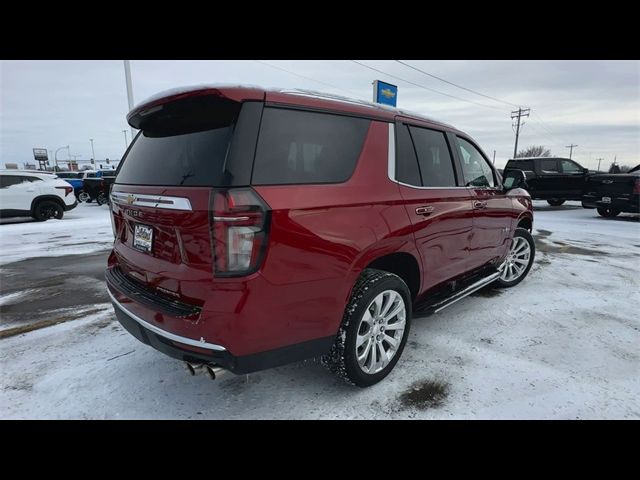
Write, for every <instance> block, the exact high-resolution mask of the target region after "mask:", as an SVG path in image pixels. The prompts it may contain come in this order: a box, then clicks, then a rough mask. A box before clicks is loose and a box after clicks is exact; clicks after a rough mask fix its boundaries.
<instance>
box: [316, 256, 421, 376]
mask: <svg viewBox="0 0 640 480" xmlns="http://www.w3.org/2000/svg"><path fill="white" fill-rule="evenodd" d="M385 290H394V291H396V292H397V293H399V294H400V295H401V296H402V300H403V301H404V305H405V312H406V317H405V327H404V332H403V334H402V339H401V341H400V345H399V347H398V349H397V351H396V353H395V355H394V356H393V358H392V359H391V361H390V362H389V364H388V365H387V366H386V367H384V368H383V369H382V370H381V371H380V372H378V373H374V374H369V373H366V372H364V371H363V370H362V369H361V368H360V366H359V365H358V360H357V358H356V351H357V350H356V338H357V335H358V328H359V327H360V320H361V318H362V316H363V315H364V313H365V311H366V309H367V307H369V305H370V304H371V302H372V301H373V300H374V299H375V298H376V296H377V295H379V294H380V293H382V292H384V291H385ZM411 314H412V311H411V293H410V292H409V288H408V287H407V284H406V283H405V282H404V281H403V280H402V279H401V278H400V277H398V276H397V275H394V274H393V273H389V272H385V271H382V270H375V269H371V268H368V269H365V270H364V271H363V272H362V274H361V275H360V277H359V278H358V281H357V282H356V284H355V286H354V288H353V292H352V294H351V298H350V300H349V303H348V304H347V306H346V308H345V313H344V316H343V318H342V324H341V325H340V329H339V330H338V334H337V336H336V340H335V343H334V344H333V346H332V347H331V351H330V352H329V354H327V355H325V356H324V357H323V358H322V363H323V364H324V365H325V366H326V367H327V368H328V369H329V370H330V371H331V372H332V373H335V374H336V375H338V376H339V377H341V378H342V379H343V380H345V381H346V382H348V383H351V384H353V385H357V386H359V387H368V386H371V385H374V384H376V383H378V382H379V381H380V380H382V379H383V378H385V377H386V376H387V375H388V374H389V373H390V372H391V370H393V367H395V365H396V363H397V362H398V359H399V358H400V356H401V355H402V351H403V350H404V346H405V344H406V342H407V338H408V336H409V329H410V327H411Z"/></svg>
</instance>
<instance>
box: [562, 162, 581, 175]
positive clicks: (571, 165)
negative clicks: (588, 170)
mask: <svg viewBox="0 0 640 480" xmlns="http://www.w3.org/2000/svg"><path fill="white" fill-rule="evenodd" d="M560 164H561V165H562V171H563V172H566V173H582V167H581V166H580V165H578V164H577V163H575V162H572V161H571V160H560Z"/></svg>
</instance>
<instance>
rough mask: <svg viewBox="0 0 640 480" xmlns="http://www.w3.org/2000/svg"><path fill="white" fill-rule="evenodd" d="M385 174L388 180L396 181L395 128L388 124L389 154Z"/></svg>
mask: <svg viewBox="0 0 640 480" xmlns="http://www.w3.org/2000/svg"><path fill="white" fill-rule="evenodd" d="M387 173H388V175H389V180H391V181H393V182H395V181H396V126H395V125H394V124H393V123H390V124H389V153H388V157H387Z"/></svg>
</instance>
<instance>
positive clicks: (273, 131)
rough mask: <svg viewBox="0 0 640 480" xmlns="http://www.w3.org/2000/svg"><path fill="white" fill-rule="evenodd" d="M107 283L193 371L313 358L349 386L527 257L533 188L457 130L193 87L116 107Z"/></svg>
mask: <svg viewBox="0 0 640 480" xmlns="http://www.w3.org/2000/svg"><path fill="white" fill-rule="evenodd" d="M127 119H128V122H129V124H130V125H131V126H132V127H134V128H137V129H140V133H139V134H138V135H137V137H136V139H135V141H134V142H133V143H132V144H131V146H130V147H129V150H128V151H127V152H126V155H125V157H124V159H123V161H122V162H121V164H120V166H119V168H118V171H117V178H116V182H115V184H114V185H113V187H112V190H111V200H112V202H111V205H112V207H111V208H112V210H113V216H112V219H113V228H114V233H115V243H114V246H113V251H112V253H111V255H110V257H109V265H108V269H107V272H106V280H107V285H108V291H109V295H110V297H111V299H112V301H113V305H114V308H115V312H116V315H117V317H118V320H119V321H120V322H121V323H122V325H123V326H124V327H125V328H126V329H127V330H128V331H129V332H130V333H131V334H132V335H134V336H135V337H136V338H138V339H139V340H140V341H142V342H144V343H147V344H149V345H151V346H153V347H154V348H156V349H158V350H160V351H161V352H163V353H165V354H167V355H170V356H172V357H174V358H177V359H180V360H183V361H185V362H187V365H188V367H189V369H190V370H191V372H192V373H193V372H194V371H196V370H208V372H209V374H210V375H212V376H213V377H215V374H216V373H218V372H220V371H222V370H230V371H232V372H234V373H249V372H253V371H256V370H262V369H265V368H270V367H275V366H278V365H282V364H285V363H289V362H293V361H297V360H301V359H305V358H311V357H322V360H323V362H324V363H325V364H326V365H327V366H328V367H329V369H330V370H331V371H333V372H335V373H337V374H339V375H340V376H342V377H343V378H345V379H346V380H348V381H350V382H351V383H354V384H356V385H359V386H367V385H372V384H374V383H376V382H378V381H380V380H381V379H382V378H384V377H385V376H386V375H387V374H388V373H389V372H390V371H391V370H392V369H393V367H394V366H395V364H396V362H397V361H398V359H399V357H400V355H401V353H402V350H403V348H404V345H405V343H406V340H407V336H408V333H409V327H410V323H411V316H412V309H413V307H414V306H415V307H416V308H419V309H420V310H421V311H428V310H430V311H439V310H441V309H442V308H444V307H446V306H448V305H450V304H451V303H453V302H456V301H458V300H459V299H461V298H463V297H465V296H466V295H468V294H470V293H472V292H474V291H475V290H477V289H479V288H481V287H483V286H485V285H487V284H489V283H494V284H496V285H498V286H502V287H509V286H513V285H515V284H517V283H519V282H520V281H521V280H522V279H523V278H524V277H525V276H526V275H527V273H528V271H529V269H530V268H531V264H532V262H533V258H534V243H533V240H532V238H531V235H530V233H529V232H530V231H531V227H532V222H533V214H532V207H531V199H530V197H529V195H528V194H527V193H526V191H524V190H523V189H521V188H519V186H520V185H521V184H522V181H523V178H522V177H521V176H518V175H514V174H513V172H512V175H513V176H512V177H510V178H508V179H507V180H505V181H504V184H503V181H502V179H501V178H500V176H499V175H498V174H497V172H496V170H495V169H494V168H493V166H492V165H491V163H490V162H489V161H488V160H487V156H486V155H485V154H484V153H483V152H482V150H481V149H480V148H479V147H478V146H477V144H476V143H475V142H474V141H473V140H472V139H471V138H470V137H469V136H467V135H466V134H464V133H463V132H461V131H459V130H456V129H455V128H453V127H451V126H449V125H446V124H443V123H439V122H436V121H434V120H430V119H427V118H424V117H422V116H419V115H415V114H411V113H406V112H403V111H400V110H396V109H390V108H386V107H382V106H380V105H375V104H370V103H367V102H361V101H356V100H350V99H346V98H341V97H332V96H326V95H323V94H317V93H313V92H306V91H298V90H295V91H280V90H278V91H276V90H273V91H269V90H266V91H265V90H262V89H257V88H241V87H223V86H211V87H202V86H200V87H195V88H187V89H182V90H173V91H169V92H165V93H163V94H159V95H157V96H155V97H152V98H151V99H149V100H147V101H146V102H144V103H142V104H141V105H139V106H137V107H136V108H135V109H134V110H132V111H131V112H130V113H129V115H128V116H127Z"/></svg>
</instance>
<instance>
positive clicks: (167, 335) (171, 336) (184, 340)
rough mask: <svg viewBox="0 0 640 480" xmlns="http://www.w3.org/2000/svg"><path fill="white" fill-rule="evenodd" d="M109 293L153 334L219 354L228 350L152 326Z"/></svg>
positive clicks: (123, 308)
mask: <svg viewBox="0 0 640 480" xmlns="http://www.w3.org/2000/svg"><path fill="white" fill-rule="evenodd" d="M107 293H108V294H109V297H111V301H112V302H113V303H115V304H116V305H117V306H118V308H119V309H120V310H122V311H123V312H124V313H126V314H127V315H128V316H129V317H130V318H131V319H133V320H135V321H136V322H138V323H139V324H140V325H142V326H143V327H144V328H146V329H148V330H151V331H152V332H154V333H156V334H158V335H160V336H161V337H164V338H168V339H169V340H173V341H174V342H179V343H184V344H185V345H192V346H194V347H200V348H208V349H209V350H215V351H217V352H224V351H226V350H227V349H226V348H224V347H223V346H221V345H216V344H215V343H207V342H205V341H204V338H200V340H194V339H192V338H187V337H181V336H180V335H176V334H174V333H170V332H167V331H166V330H162V329H161V328H158V327H156V326H155V325H152V324H150V323H149V322H146V321H144V320H143V319H141V318H140V317H138V316H137V315H135V314H134V313H131V312H130V311H129V310H127V309H126V308H125V307H124V306H122V304H121V303H120V302H119V301H118V300H116V298H115V297H114V296H113V294H112V293H111V290H109V288H108V287H107Z"/></svg>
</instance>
